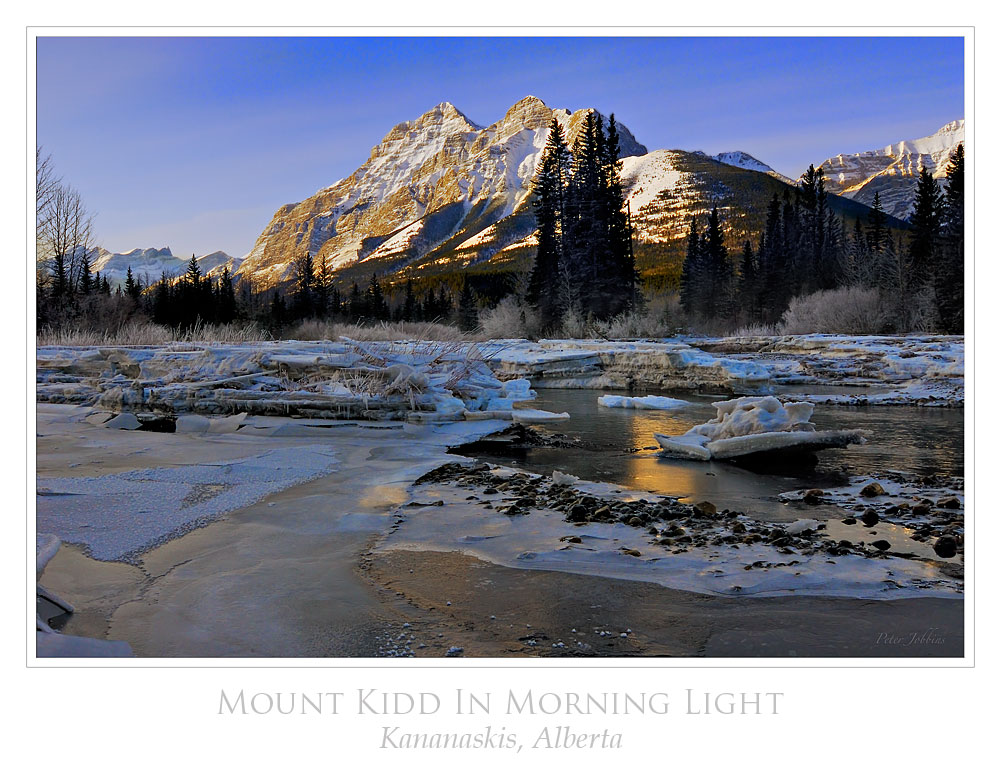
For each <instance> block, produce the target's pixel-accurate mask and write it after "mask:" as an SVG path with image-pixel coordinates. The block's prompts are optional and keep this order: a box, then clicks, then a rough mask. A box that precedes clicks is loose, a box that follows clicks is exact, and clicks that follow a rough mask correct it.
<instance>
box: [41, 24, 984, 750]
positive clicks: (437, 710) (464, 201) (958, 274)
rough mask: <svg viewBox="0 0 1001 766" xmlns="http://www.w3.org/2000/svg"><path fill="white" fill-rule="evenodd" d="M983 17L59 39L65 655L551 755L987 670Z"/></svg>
mask: <svg viewBox="0 0 1001 766" xmlns="http://www.w3.org/2000/svg"><path fill="white" fill-rule="evenodd" d="M972 34H973V33H972V29H971V28H967V27H948V28H944V29H940V28H934V29H933V28H927V29H925V28H910V29H908V28H876V29H861V28H860V29H856V30H852V29H848V30H834V29H830V30H825V29H823V28H820V29H817V28H810V29H807V28H800V29H796V28H774V29H767V28H760V29H754V28H734V29H725V30H724V29H722V28H720V29H688V28H669V27H664V28H661V27H658V28H650V29H635V28H629V29H626V28H614V27H613V28H578V29H559V30H557V29H550V28H531V29H530V28H525V29H523V30H520V32H519V30H518V29H514V30H503V31H500V30H491V29H486V28H478V29H468V30H456V29H454V28H442V29H438V30H430V29H420V28H410V29H402V30H400V29H393V30H388V29H387V30H379V29H364V30H361V29H352V28H339V29H328V28H322V29H316V30H312V31H311V30H309V29H305V30H303V29H296V30H291V29H287V28H281V27H279V28H249V29H226V28H193V29H190V30H187V29H172V30H169V31H168V30H165V29H162V30H158V29H156V28H135V29H133V28H95V29H88V28H58V29H57V28H47V27H31V28H29V29H28V39H27V46H28V55H29V61H28V67H29V71H28V91H29V113H28V118H29V137H30V138H29V140H30V142H31V143H32V144H33V148H34V151H35V162H34V173H35V175H34V177H33V178H31V179H29V188H34V190H35V203H36V207H35V214H34V215H33V216H31V218H32V222H33V225H34V227H35V244H34V249H33V252H32V251H31V250H29V261H28V263H29V265H31V266H33V268H29V269H28V278H29V280H33V282H30V283H29V306H28V325H29V326H28V343H29V357H33V358H34V364H35V370H34V385H33V388H32V390H30V391H29V392H28V400H29V402H28V406H29V408H30V409H29V413H30V410H31V409H33V411H34V414H33V416H32V415H30V414H29V430H30V428H31V427H32V425H31V422H30V421H33V422H34V426H33V427H34V429H35V432H34V434H33V435H32V434H30V433H29V447H30V448H33V451H34V454H33V456H30V457H29V461H30V462H31V464H30V465H29V492H33V494H34V497H33V498H32V497H30V496H29V503H28V509H27V513H28V529H29V537H28V540H27V541H26V542H27V544H28V547H29V557H30V556H31V555H32V553H31V551H33V555H34V559H35V564H36V566H35V575H34V580H33V581H30V578H29V582H28V591H29V609H28V616H29V619H30V613H31V612H34V613H35V627H34V629H33V630H32V629H31V627H30V625H28V627H27V629H28V632H29V637H28V647H27V654H28V657H27V665H28V666H29V668H28V672H29V674H30V673H39V672H43V669H48V670H45V672H47V673H50V674H55V673H69V672H71V669H72V668H90V670H88V671H83V672H88V673H95V674H96V673H103V672H108V673H112V672H117V671H118V670H121V669H130V670H129V671H128V672H129V673H134V674H141V675H142V677H145V678H153V679H158V680H156V681H155V683H162V684H164V686H165V687H171V688H174V687H173V684H176V683H183V682H182V681H181V678H180V677H179V676H178V677H177V678H171V679H168V678H166V677H165V676H166V675H167V670H165V669H168V670H169V669H176V670H177V671H178V673H185V674H200V673H202V672H204V673H206V674H212V675H190V676H189V677H190V678H191V679H192V680H191V683H192V684H194V686H192V687H190V688H192V689H193V688H195V687H197V688H199V689H200V691H199V693H198V697H197V702H196V703H194V705H195V708H196V709H198V710H201V711H202V712H203V713H205V716H211V717H212V720H211V721H209V720H208V718H206V719H205V722H204V726H202V722H199V723H198V724H197V727H198V729H199V730H202V729H204V730H205V731H208V728H207V727H208V726H209V724H210V723H211V724H212V725H215V724H219V723H223V724H224V725H226V726H229V725H233V726H239V727H243V726H244V725H246V724H253V722H254V721H262V722H263V721H267V727H270V728H277V727H286V729H287V727H288V726H291V725H292V724H291V723H290V722H291V721H292V720H293V718H294V719H295V720H297V721H303V722H305V721H309V720H313V719H314V717H315V718H317V719H322V718H324V717H329V720H331V721H333V722H335V724H336V725H337V726H338V727H340V728H339V729H338V731H340V732H341V733H342V734H343V736H344V737H345V738H346V739H345V742H347V743H348V744H347V745H346V747H348V748H349V749H350V752H352V753H354V752H357V753H359V754H362V755H364V756H365V757H368V756H369V755H371V754H372V753H375V754H376V755H378V757H380V758H381V757H384V756H386V752H390V751H393V750H398V749H404V750H411V751H413V750H420V751H422V752H424V753H425V754H426V753H427V752H428V751H432V750H434V751H438V750H450V751H455V750H458V751H466V750H479V749H501V750H507V751H513V752H518V753H521V752H522V751H523V750H524V752H525V754H526V755H531V756H532V757H549V756H547V755H546V753H543V752H538V751H548V750H552V749H583V750H586V751H588V753H590V754H592V755H595V756H597V754H598V752H599V751H604V750H621V749H622V748H626V749H627V750H628V748H630V747H634V748H636V749H635V750H633V751H631V754H632V755H640V754H642V753H644V752H653V747H654V742H655V738H652V732H651V730H650V727H652V726H657V725H660V723H661V722H666V719H667V718H668V717H673V719H674V720H675V722H676V723H681V724H684V725H688V724H689V722H692V726H693V727H694V729H693V730H697V731H700V732H701V731H708V729H706V728H705V727H708V726H710V724H711V722H713V723H715V722H716V721H718V720H719V719H720V718H723V719H725V720H727V721H728V725H730V726H732V730H733V731H734V732H751V730H752V729H753V727H754V726H758V725H765V724H762V723H761V722H762V721H764V720H766V719H767V720H768V721H769V723H768V724H767V728H768V729H769V731H774V728H773V727H774V726H777V725H780V724H778V723H776V718H781V716H782V714H783V713H785V714H786V715H790V706H792V707H793V708H795V707H796V704H797V703H795V702H790V696H793V697H795V693H796V692H793V691H790V690H794V689H795V690H798V692H799V694H800V696H799V697H798V698H797V699H799V700H800V702H802V701H803V700H805V699H812V700H813V701H814V702H815V703H816V704H817V705H821V704H822V703H821V702H820V701H818V700H819V696H818V694H819V692H818V689H817V688H810V687H808V686H802V685H799V682H797V681H795V679H793V677H792V676H790V675H788V674H787V673H784V672H783V671H787V670H798V671H804V669H806V668H828V669H838V670H830V671H829V674H828V675H826V676H824V677H825V678H826V679H827V681H825V682H824V683H832V682H833V681H834V680H835V679H836V678H837V676H836V673H844V674H850V673H859V672H861V673H867V674H872V673H874V672H878V671H879V669H881V668H969V667H971V666H972V665H973V661H974V656H973V652H972V646H973V644H972V632H971V619H972V608H973V603H972V600H970V601H969V602H968V599H967V593H968V592H970V591H971V585H972V579H973V572H972V567H971V564H972V550H973V542H974V530H973V524H972V505H971V506H970V508H969V509H968V507H967V506H968V500H970V502H971V503H972V497H973V495H972V481H971V479H970V469H971V460H972V454H968V445H971V446H972V441H971V430H970V429H971V425H972V424H971V420H970V418H969V417H967V415H966V412H965V404H966V381H965V375H966V352H967V349H966V333H967V331H970V332H971V333H972V326H973V315H972V313H971V312H972V308H971V306H972V303H971V302H972V269H973V261H972V242H973V240H972V238H971V236H972V210H973V207H972V205H973V203H972V193H973V189H972V185H971V182H970V181H969V180H968V177H967V175H966V170H965V166H966V162H965V161H966V159H967V156H968V155H970V156H972V152H973V148H974V146H973V141H972V137H973V128H974V124H973V103H972V79H971V78H972V76H973V71H972ZM968 197H969V199H968ZM968 225H969V226H970V228H971V232H970V236H968V232H967V227H968ZM29 248H30V246H29ZM30 258H33V261H32V260H30ZM31 287H33V290H31V289H30V288H31ZM30 377H31V376H30V371H29V378H30ZM968 513H969V514H971V515H970V516H969V518H968ZM32 544H33V545H32ZM187 668H192V669H199V670H190V671H188V670H185V669H187ZM309 668H312V669H314V670H316V672H317V673H318V674H319V675H317V676H316V677H315V678H314V679H313V680H311V681H310V680H307V678H306V675H305V673H306V670H304V669H309ZM324 668H336V669H338V670H337V671H336V672H335V671H329V670H328V671H324V670H323V669H324ZM667 668H670V669H671V674H674V673H677V674H678V675H669V674H668V673H667V671H666V669H667ZM728 668H729V669H733V670H734V672H736V670H737V669H741V668H744V669H748V670H747V674H746V675H744V676H741V678H742V679H753V682H752V681H751V680H748V681H747V682H746V683H745V682H743V681H742V682H741V683H743V685H741V684H732V683H727V681H726V679H728V678H735V676H727V675H725V674H724V675H720V673H721V672H722V671H724V670H725V669H728ZM759 668H772V669H774V671H775V674H773V675H771V676H767V675H763V674H762V673H761V672H756V669H759ZM540 670H541V671H542V672H544V673H548V672H550V671H551V672H552V673H553V675H552V676H539V675H538V673H539V672H540ZM282 673H283V674H284V675H272V674H282ZM580 673H590V674H593V676H590V678H591V679H593V680H587V679H584V678H582V677H580V676H579V675H578V674H580ZM150 674H153V675H150ZM466 674H469V675H466ZM619 674H622V675H619ZM51 677H52V676H50V678H51ZM96 677H97V676H95V677H94V678H96ZM136 677H139V676H138V675H137V676H136ZM845 677H846V678H847V677H848V676H847V675H846V676H845ZM265 678H275V679H280V680H279V681H276V682H274V683H272V682H270V681H265V680H264V679H265ZM217 679H218V681H217ZM371 679H379V680H371ZM688 679H695V680H688ZM710 679H712V680H711V681H710ZM776 679H784V680H782V681H781V682H779V681H777V680H776ZM549 681H551V683H549ZM618 681H621V682H622V685H621V686H618V685H616V684H617V682H618ZM91 683H93V679H92V681H91ZM637 683H638V684H639V685H638V686H637V685H636V684H637ZM915 683H917V681H916V680H915ZM165 699H166V698H165ZM172 699H175V700H176V699H178V697H177V696H176V689H175V696H174V697H173V698H172ZM180 704H182V705H183V704H185V703H180ZM831 704H833V703H831ZM873 704H875V700H873ZM828 710H829V708H828ZM124 715H126V716H127V717H129V716H133V715H140V713H139V712H138V711H133V712H129V713H126V714H124ZM793 715H795V714H793ZM681 717H683V720H682V721H677V719H678V718H681ZM80 720H81V721H82V720H84V719H83V718H81V719H80ZM463 722H465V724H464V723H463ZM467 724H468V725H467ZM267 727H266V728H267ZM747 727H750V728H747ZM286 729H283V730H286ZM760 734H761V733H760V732H758V733H757V734H753V733H748V734H747V736H748V737H756V736H760ZM317 735H318V732H312V733H310V734H309V735H308V739H309V740H310V741H311V740H312V738H313V737H315V736H317ZM207 736H211V735H207ZM248 742H249V740H248ZM359 743H360V744H359ZM244 744H247V743H244ZM737 746H738V743H737V742H728V743H727V745H726V747H734V748H737ZM261 747H262V748H264V749H262V750H258V751H256V753H257V755H258V756H259V757H265V755H267V756H268V757H269V758H270V757H271V754H278V753H280V750H271V749H270V748H271V747H272V745H267V746H265V745H263V744H262V745H261ZM738 750H739V749H738ZM738 750H734V752H738ZM762 762H765V761H762ZM769 762H775V761H769ZM780 762H781V761H780Z"/></svg>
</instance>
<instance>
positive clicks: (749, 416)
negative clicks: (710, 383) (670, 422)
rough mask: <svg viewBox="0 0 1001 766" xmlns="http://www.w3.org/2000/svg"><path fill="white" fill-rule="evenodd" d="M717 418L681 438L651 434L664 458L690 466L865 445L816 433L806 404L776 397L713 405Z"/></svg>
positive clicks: (845, 433) (858, 437) (848, 434)
mask: <svg viewBox="0 0 1001 766" xmlns="http://www.w3.org/2000/svg"><path fill="white" fill-rule="evenodd" d="M713 406H715V407H716V417H715V418H713V419H712V420H710V421H709V422H708V423H703V424H701V425H697V426H695V427H694V428H691V429H689V430H688V432H687V433H685V434H684V435H682V436H666V435H664V434H654V438H655V439H656V440H657V443H658V444H659V445H660V446H661V448H662V449H663V450H664V453H665V454H666V455H670V456H673V457H682V458H687V459H689V460H730V459H734V458H740V457H747V456H748V455H760V454H764V453H772V452H781V453H784V454H789V453H796V452H814V451H816V450H821V449H828V448H830V447H847V446H848V445H849V444H863V443H864V442H865V438H864V436H863V432H862V431H861V430H857V429H852V430H842V431H817V430H816V428H815V427H814V425H813V424H812V423H811V422H810V417H811V416H812V415H813V407H814V405H813V404H811V403H810V402H787V403H785V404H783V403H782V402H780V401H779V400H778V399H776V398H775V397H774V396H745V397H741V398H739V399H730V400H727V401H724V402H715V403H714V405H713Z"/></svg>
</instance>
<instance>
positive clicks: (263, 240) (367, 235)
mask: <svg viewBox="0 0 1001 766" xmlns="http://www.w3.org/2000/svg"><path fill="white" fill-rule="evenodd" d="M590 111H594V110H590ZM586 114H588V110H585V109H582V110H578V111H577V112H574V113H571V112H569V111H568V110H566V109H556V110H554V109H550V108H549V107H548V106H546V104H545V103H544V102H543V101H542V100H541V99H539V98H537V97H535V96H526V97H525V98H522V99H520V100H519V101H518V102H517V103H515V104H513V105H512V106H511V107H510V108H509V109H508V110H507V111H506V112H505V114H504V116H503V117H502V118H501V119H499V120H498V121H497V122H494V123H493V124H491V125H489V126H488V127H485V128H482V127H480V126H478V125H476V124H475V123H473V122H472V121H471V120H469V119H468V118H467V117H466V116H465V115H464V114H463V113H462V112H461V111H459V110H458V109H457V108H456V107H455V106H454V105H452V104H450V103H448V102H442V103H440V104H438V105H436V106H435V107H433V108H432V109H430V110H428V111H427V112H425V113H424V114H423V115H421V116H420V117H419V118H417V119H416V120H410V121H407V122H402V123H400V124H398V125H397V126H395V127H394V128H393V129H392V130H391V131H390V132H389V133H387V134H386V136H385V138H383V140H382V141H381V142H380V143H379V144H378V145H377V146H375V147H374V148H373V149H372V153H371V155H370V157H369V160H368V161H367V162H366V163H365V164H364V165H362V166H361V167H360V168H358V169H357V170H356V171H355V172H354V173H353V174H352V175H351V176H349V177H348V178H345V179H343V180H342V181H339V182H338V183H336V184H334V185H333V186H330V187H328V188H326V189H323V190H321V191H320V192H318V193H317V194H315V195H313V197H310V198H308V199H306V200H304V201H303V202H301V203H298V204H293V205H291V206H285V207H283V208H281V209H279V210H278V211H277V212H276V213H275V215H274V217H273V218H272V220H271V223H270V224H269V225H268V226H267V227H266V228H265V230H264V232H263V233H262V234H261V236H260V237H258V240H257V243H256V244H255V246H254V249H253V250H252V251H251V253H250V254H249V255H248V257H247V258H246V260H245V261H244V262H243V264H242V265H241V267H240V274H241V276H242V277H243V276H245V277H250V278H252V279H253V280H254V282H255V284H259V285H261V286H271V285H273V284H277V283H279V282H281V281H284V280H285V279H288V278H289V276H290V275H291V273H292V271H293V262H294V260H295V258H296V257H298V255H299V254H301V253H302V252H303V251H304V250H306V249H308V250H309V251H310V253H312V255H313V257H314V258H322V259H324V260H326V261H327V264H328V266H329V267H330V268H331V269H333V270H338V269H345V268H353V267H356V266H358V267H360V266H361V265H362V264H364V267H365V268H364V270H376V271H379V272H383V273H384V272H389V271H393V270H396V269H398V268H400V267H401V266H402V265H405V264H407V263H409V262H411V261H413V260H415V259H418V258H421V257H423V256H425V255H427V254H429V253H431V252H433V251H435V250H436V249H437V248H441V247H444V246H446V245H447V246H448V247H449V248H450V249H451V250H453V251H455V252H458V253H461V254H463V255H462V256H461V257H463V258H469V259H482V258H487V257H490V255H491V254H492V253H493V252H496V250H498V249H499V248H502V247H504V246H505V245H506V244H507V240H508V239H510V238H511V237H515V236H516V237H521V236H523V235H524V233H523V232H522V231H521V229H522V228H524V226H525V225H528V223H530V222H531V221H530V219H531V215H530V212H531V211H530V209H528V208H526V207H525V206H526V205H527V200H528V198H529V196H530V194H531V188H532V179H533V178H534V176H535V171H536V167H537V164H538V160H539V158H540V157H541V154H542V151H543V149H544V148H545V145H546V139H547V137H548V133H549V124H550V122H551V121H552V119H553V117H556V119H558V120H559V121H560V123H561V124H563V125H564V127H565V129H566V131H567V137H568V139H569V140H570V141H571V142H572V141H573V138H574V137H575V134H576V130H577V128H578V126H579V125H580V124H582V123H583V120H584V117H585V115H586ZM619 136H620V147H621V154H622V156H630V155H637V154H645V153H646V147H644V146H642V145H641V144H639V143H638V142H637V141H636V139H635V138H634V137H633V135H632V133H630V132H629V130H628V129H627V128H626V127H625V126H623V125H621V124H620V126H619ZM526 209H528V212H529V214H528V215H523V216H522V217H523V218H525V221H522V220H521V219H520V218H519V219H518V224H517V226H508V227H507V228H506V229H504V233H503V235H502V236H500V235H498V231H497V229H496V225H497V224H499V222H500V221H501V220H503V219H505V218H507V217H509V216H511V215H513V214H514V213H515V212H516V211H522V212H524V210H526Z"/></svg>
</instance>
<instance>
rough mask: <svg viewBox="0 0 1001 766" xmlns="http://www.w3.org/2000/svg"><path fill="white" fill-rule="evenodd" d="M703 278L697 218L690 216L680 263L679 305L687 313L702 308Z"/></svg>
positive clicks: (703, 266)
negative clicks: (683, 254) (685, 248)
mask: <svg viewBox="0 0 1001 766" xmlns="http://www.w3.org/2000/svg"><path fill="white" fill-rule="evenodd" d="M705 280H706V269H705V264H704V262H703V258H702V238H701V236H700V235H699V225H698V220H697V219H696V217H695V216H692V223H691V228H690V229H689V230H688V248H687V250H686V252H685V260H684V262H683V263H682V264H681V307H682V308H683V309H684V310H685V312H686V313H687V314H695V312H696V310H701V309H702V307H703V301H704V299H705V290H704V288H703V285H704V284H705Z"/></svg>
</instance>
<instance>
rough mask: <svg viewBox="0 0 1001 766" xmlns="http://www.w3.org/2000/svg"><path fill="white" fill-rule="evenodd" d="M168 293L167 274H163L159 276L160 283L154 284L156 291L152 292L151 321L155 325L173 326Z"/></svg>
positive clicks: (172, 313)
mask: <svg viewBox="0 0 1001 766" xmlns="http://www.w3.org/2000/svg"><path fill="white" fill-rule="evenodd" d="M170 292H171V290H170V282H169V281H168V280H167V272H163V273H162V274H161V275H160V281H159V282H157V283H156V289H155V290H154V291H153V321H154V322H156V323H157V324H162V325H173V323H174V312H173V310H172V306H171V305H170V303H171V301H170Z"/></svg>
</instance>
